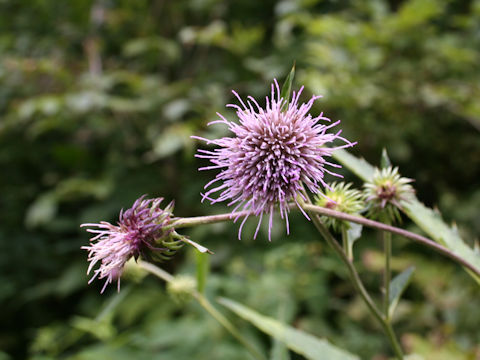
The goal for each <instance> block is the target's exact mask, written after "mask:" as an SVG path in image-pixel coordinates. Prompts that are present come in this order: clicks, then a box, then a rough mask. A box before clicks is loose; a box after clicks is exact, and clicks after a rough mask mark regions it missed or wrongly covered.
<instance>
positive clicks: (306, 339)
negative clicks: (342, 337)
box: [217, 298, 359, 360]
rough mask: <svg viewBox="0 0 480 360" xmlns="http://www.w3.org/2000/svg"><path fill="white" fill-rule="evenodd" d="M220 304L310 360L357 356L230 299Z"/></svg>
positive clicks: (350, 359)
mask: <svg viewBox="0 0 480 360" xmlns="http://www.w3.org/2000/svg"><path fill="white" fill-rule="evenodd" d="M217 301H218V302H219V303H220V304H222V305H223V306H225V307H227V308H228V309H230V310H231V311H233V312H234V313H235V314H237V315H238V316H240V317H241V318H243V319H245V320H247V321H249V322H251V323H252V324H253V325H254V326H256V327H257V328H258V329H260V330H261V331H263V332H265V333H266V334H268V335H270V336H272V337H274V338H276V339H279V340H281V341H283V342H284V343H285V344H286V345H287V347H288V348H289V349H290V350H292V351H294V352H296V353H297V354H300V355H303V356H304V357H305V358H307V359H310V360H337V359H338V360H340V359H341V360H353V359H359V357H358V356H356V355H353V354H350V353H349V352H347V351H345V350H343V349H340V348H338V347H336V346H334V345H332V344H330V343H329V342H328V341H327V340H325V339H320V338H317V337H315V336H313V335H310V334H308V333H306V332H303V331H301V330H297V329H295V328H293V327H291V326H288V325H286V324H284V323H282V322H280V321H278V320H275V319H272V318H270V317H267V316H264V315H261V314H259V313H257V312H256V311H254V310H252V309H250V308H248V307H246V306H244V305H242V304H239V303H237V302H235V301H233V300H231V299H227V298H219V299H218V300H217Z"/></svg>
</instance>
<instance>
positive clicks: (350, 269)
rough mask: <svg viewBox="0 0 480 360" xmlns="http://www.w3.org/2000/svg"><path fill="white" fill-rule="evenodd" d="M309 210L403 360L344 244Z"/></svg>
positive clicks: (396, 343) (391, 330) (393, 337)
mask: <svg viewBox="0 0 480 360" xmlns="http://www.w3.org/2000/svg"><path fill="white" fill-rule="evenodd" d="M304 196H305V198H306V199H307V201H310V199H309V197H308V195H307V194H306V193H305V194H304ZM299 200H300V201H299V202H300V205H301V206H302V207H303V208H304V209H305V210H307V207H306V206H305V205H306V203H304V202H303V200H302V199H299ZM307 212H308V215H309V216H310V218H311V219H312V222H313V224H314V225H315V227H316V228H317V230H318V231H319V233H320V234H321V235H322V237H323V238H324V239H325V240H326V242H327V243H328V244H329V245H330V247H331V248H332V249H333V250H334V251H335V252H336V253H337V255H338V256H339V257H340V259H341V260H342V261H343V263H344V264H345V265H346V266H347V269H348V272H349V275H350V278H351V280H352V283H353V286H354V287H355V290H357V292H358V293H359V294H360V296H361V298H362V300H363V301H364V302H365V304H366V305H367V308H368V309H369V310H370V312H371V314H372V315H373V316H374V317H375V319H377V321H378V322H379V323H380V325H381V326H382V328H383V331H384V332H385V335H387V338H388V340H389V341H390V344H391V346H392V349H393V351H394V352H395V355H396V357H397V358H398V359H399V360H402V359H403V352H402V349H401V347H400V344H399V342H398V340H397V337H396V336H395V333H394V331H393V328H392V326H391V324H390V323H389V322H387V321H386V318H384V317H383V315H382V313H381V312H380V310H379V309H378V307H377V305H375V303H374V302H373V300H372V298H371V297H370V295H369V294H368V292H367V290H366V289H365V286H364V285H363V282H362V280H361V279H360V276H359V275H358V272H357V269H356V268H355V266H354V265H353V262H352V261H351V260H350V259H349V258H348V256H347V254H346V253H345V252H344V251H343V249H342V246H341V245H340V244H339V243H338V242H337V240H335V238H334V237H333V235H332V234H331V233H330V231H328V229H327V228H326V227H325V226H324V225H323V223H322V221H321V220H320V217H319V216H318V215H317V214H315V213H314V212H313V211H309V210H307Z"/></svg>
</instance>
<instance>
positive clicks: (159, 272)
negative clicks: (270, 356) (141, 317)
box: [137, 260, 266, 360]
mask: <svg viewBox="0 0 480 360" xmlns="http://www.w3.org/2000/svg"><path fill="white" fill-rule="evenodd" d="M137 263H138V265H139V266H140V267H141V268H142V269H144V270H146V271H148V272H149V273H151V274H153V275H155V276H156V277H158V278H160V279H162V280H164V281H165V282H168V283H169V282H172V281H174V279H175V278H174V276H173V275H171V274H169V273H168V272H166V271H165V270H163V269H160V268H159V267H157V266H155V265H153V264H151V263H149V262H147V261H144V260H138V262H137ZM192 295H193V297H194V298H195V299H196V300H197V301H198V303H199V304H200V305H201V306H202V307H203V308H204V309H205V310H206V311H207V312H208V313H209V314H210V315H211V316H212V317H213V318H214V319H215V320H217V321H218V322H219V323H220V325H222V326H223V327H224V328H225V329H226V330H227V331H228V332H229V333H230V334H231V335H232V336H233V337H234V338H235V339H237V340H238V342H239V343H241V344H242V345H243V346H245V348H246V349H247V350H248V351H249V352H250V354H251V355H252V356H253V357H254V358H255V359H257V360H266V358H265V356H263V355H262V354H261V353H260V352H259V351H258V350H257V349H256V348H255V347H254V346H253V345H252V344H250V342H248V340H247V339H246V338H245V337H244V336H243V335H242V334H241V333H240V331H238V329H237V328H236V327H235V325H233V324H232V323H231V322H230V321H229V320H228V319H227V318H226V317H225V316H223V314H222V313H221V312H220V311H218V310H217V309H216V308H215V307H214V306H213V305H212V303H211V302H210V301H208V299H207V298H206V297H205V296H203V295H202V294H200V293H199V292H197V291H194V292H193V293H192Z"/></svg>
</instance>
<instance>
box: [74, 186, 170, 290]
mask: <svg viewBox="0 0 480 360" xmlns="http://www.w3.org/2000/svg"><path fill="white" fill-rule="evenodd" d="M162 200H163V198H155V199H145V195H143V196H142V197H140V198H139V199H137V200H136V201H135V203H134V204H133V206H132V207H131V208H130V209H128V210H126V211H123V209H122V211H121V212H120V216H119V220H118V222H117V225H112V224H110V223H109V222H106V221H101V222H100V223H98V224H90V223H88V224H82V225H80V226H81V227H94V228H93V229H91V228H89V229H87V231H88V232H90V233H94V234H96V235H95V236H94V237H92V238H91V239H90V245H89V246H82V249H85V250H87V251H88V261H90V265H89V266H88V270H87V274H89V273H90V272H91V271H92V270H93V268H94V266H95V265H96V264H97V263H100V266H99V267H98V268H97V269H95V270H93V276H92V277H91V279H90V281H89V282H88V283H89V284H90V283H91V282H92V281H93V280H94V279H96V278H98V279H105V284H104V286H103V288H102V290H101V293H103V292H104V291H105V288H106V287H107V285H108V284H110V283H112V282H113V281H115V280H116V281H117V289H118V291H120V277H121V276H122V273H123V270H124V266H125V263H126V262H127V261H128V260H129V259H130V258H132V257H133V258H135V260H136V259H137V258H138V257H139V256H143V257H146V258H152V257H155V256H157V255H161V254H162V253H163V252H166V251H169V250H170V249H168V248H167V247H162V248H159V247H156V246H157V245H158V244H159V243H160V244H161V245H164V243H165V242H168V241H167V240H168V238H169V235H170V233H171V232H172V229H170V230H164V227H165V226H166V225H167V224H169V223H170V220H171V216H172V211H173V203H171V204H170V205H168V206H167V208H165V209H161V208H160V203H161V202H162Z"/></svg>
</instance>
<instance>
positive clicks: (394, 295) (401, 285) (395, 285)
mask: <svg viewBox="0 0 480 360" xmlns="http://www.w3.org/2000/svg"><path fill="white" fill-rule="evenodd" d="M414 270H415V267H414V266H410V267H409V268H407V269H406V270H404V271H402V272H401V273H400V274H398V275H397V276H395V277H394V278H393V280H392V282H391V283H390V296H389V298H388V316H389V317H392V316H393V313H394V311H395V308H396V307H397V304H398V302H399V301H400V298H401V297H402V294H403V292H404V291H405V289H406V288H407V285H408V283H409V282H410V279H411V278H412V275H413V271H414Z"/></svg>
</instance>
